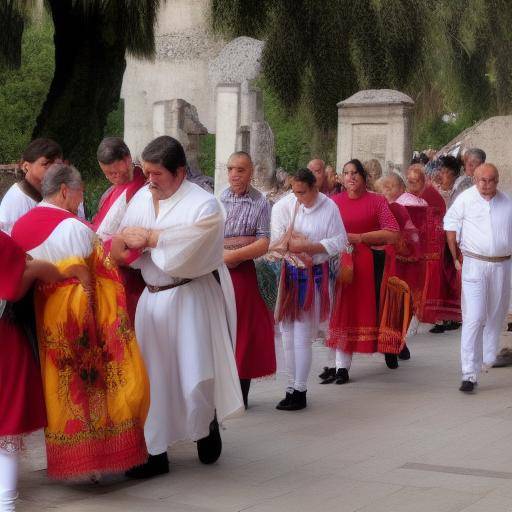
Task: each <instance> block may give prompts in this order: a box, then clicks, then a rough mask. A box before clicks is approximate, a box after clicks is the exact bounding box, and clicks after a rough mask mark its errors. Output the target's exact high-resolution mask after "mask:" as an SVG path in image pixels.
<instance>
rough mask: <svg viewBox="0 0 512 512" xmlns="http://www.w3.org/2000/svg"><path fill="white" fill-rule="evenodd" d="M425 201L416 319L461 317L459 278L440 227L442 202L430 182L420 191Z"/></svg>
mask: <svg viewBox="0 0 512 512" xmlns="http://www.w3.org/2000/svg"><path fill="white" fill-rule="evenodd" d="M420 197H421V198H422V199H425V201H427V203H428V207H427V213H426V221H425V223H424V227H423V229H424V231H423V232H420V236H421V238H422V240H423V243H424V248H423V252H424V258H425V284H424V288H423V293H422V297H421V302H420V305H419V308H418V311H417V315H418V319H419V320H420V321H421V322H425V323H430V324H433V323H436V322H439V321H441V320H454V321H458V322H460V321H461V308H460V297H461V280H460V275H459V273H458V272H457V271H456V269H455V265H454V263H453V260H452V257H451V253H450V251H449V249H448V244H447V242H446V235H445V232H444V230H443V218H444V215H445V213H446V204H445V202H444V199H443V197H442V196H441V194H439V192H438V191H437V190H436V189H435V188H434V187H433V186H431V185H427V186H426V187H425V190H424V191H423V193H422V194H421V195H420Z"/></svg>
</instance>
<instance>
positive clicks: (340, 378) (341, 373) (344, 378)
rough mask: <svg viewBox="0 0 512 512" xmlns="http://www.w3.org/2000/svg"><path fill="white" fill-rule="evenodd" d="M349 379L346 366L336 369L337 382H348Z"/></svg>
mask: <svg viewBox="0 0 512 512" xmlns="http://www.w3.org/2000/svg"><path fill="white" fill-rule="evenodd" d="M349 380H350V379H349V377H348V370H347V369H346V368H338V369H337V370H336V384H346V383H347V382H348V381H349Z"/></svg>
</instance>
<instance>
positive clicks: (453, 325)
mask: <svg viewBox="0 0 512 512" xmlns="http://www.w3.org/2000/svg"><path fill="white" fill-rule="evenodd" d="M443 325H444V330H445V331H456V330H457V329H458V328H459V327H460V326H461V323H460V322H454V321H453V320H447V321H445V322H443Z"/></svg>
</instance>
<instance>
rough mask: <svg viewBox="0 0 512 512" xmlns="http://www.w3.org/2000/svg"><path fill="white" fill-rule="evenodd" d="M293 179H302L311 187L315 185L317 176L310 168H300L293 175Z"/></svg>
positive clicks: (302, 181) (301, 180)
mask: <svg viewBox="0 0 512 512" xmlns="http://www.w3.org/2000/svg"><path fill="white" fill-rule="evenodd" d="M293 181H300V182H301V183H305V184H306V185H307V186H308V187H309V188H311V187H313V186H314V185H315V183H316V178H315V175H314V174H313V173H312V172H311V171H310V170H309V169H299V170H298V171H297V172H296V173H295V174H294V175H293Z"/></svg>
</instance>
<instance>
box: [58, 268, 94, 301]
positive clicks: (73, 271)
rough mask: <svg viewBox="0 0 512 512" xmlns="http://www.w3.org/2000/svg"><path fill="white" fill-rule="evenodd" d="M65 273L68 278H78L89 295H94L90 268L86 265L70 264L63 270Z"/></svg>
mask: <svg viewBox="0 0 512 512" xmlns="http://www.w3.org/2000/svg"><path fill="white" fill-rule="evenodd" d="M63 275H64V277H65V278H66V279H69V278H76V279H78V280H79V281H80V284H81V285H82V287H83V288H84V290H85V293H87V295H89V296H91V295H92V291H93V290H92V279H91V273H90V272H89V268H88V267H87V266H86V265H70V266H69V267H67V268H66V270H65V271H64V272H63Z"/></svg>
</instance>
